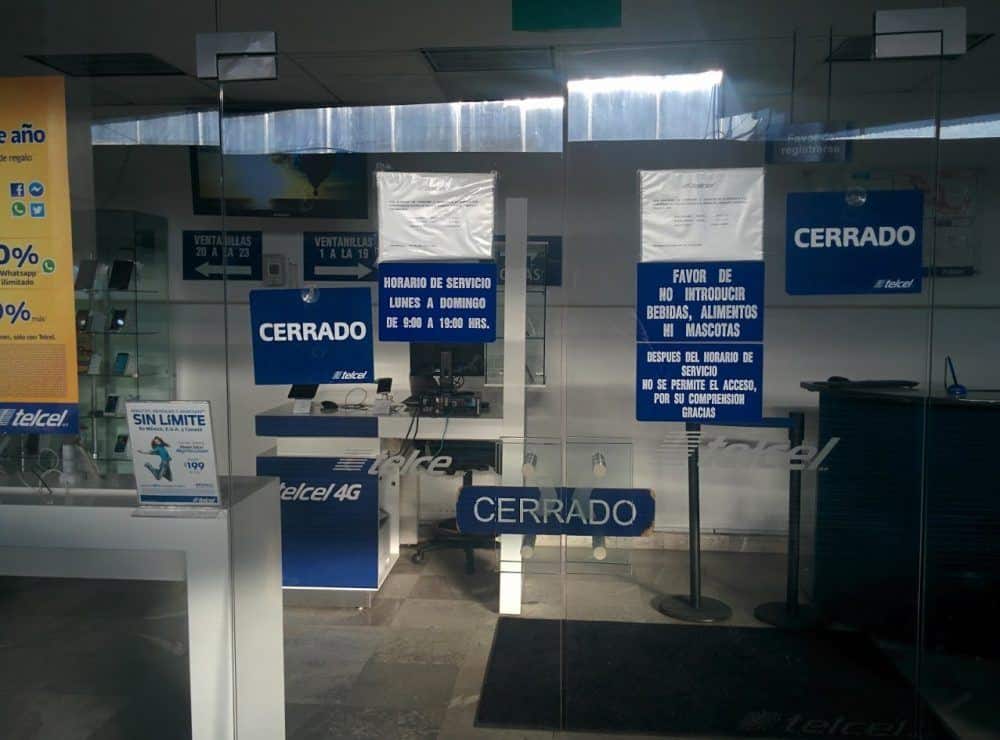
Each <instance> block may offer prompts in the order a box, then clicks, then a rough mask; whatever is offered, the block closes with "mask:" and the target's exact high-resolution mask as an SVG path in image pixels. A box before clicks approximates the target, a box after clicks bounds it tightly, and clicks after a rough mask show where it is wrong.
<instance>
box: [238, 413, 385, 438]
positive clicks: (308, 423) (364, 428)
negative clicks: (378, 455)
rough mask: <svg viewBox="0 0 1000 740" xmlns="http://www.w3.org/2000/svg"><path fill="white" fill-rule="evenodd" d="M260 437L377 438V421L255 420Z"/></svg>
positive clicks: (326, 416)
mask: <svg viewBox="0 0 1000 740" xmlns="http://www.w3.org/2000/svg"><path fill="white" fill-rule="evenodd" d="M255 431H256V432H257V436H258V437H372V438H374V437H378V417H376V416H349V415H346V414H345V415H342V416H341V415H339V414H336V413H333V414H323V415H322V416H321V415H318V414H310V415H308V416H307V415H306V414H302V415H301V416H295V415H293V414H287V415H281V416H278V415H274V416H271V415H268V414H261V415H258V416H257V417H255Z"/></svg>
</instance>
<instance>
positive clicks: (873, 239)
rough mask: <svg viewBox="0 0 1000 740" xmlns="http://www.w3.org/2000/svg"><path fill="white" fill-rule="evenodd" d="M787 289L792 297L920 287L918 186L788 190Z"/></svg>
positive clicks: (921, 202)
mask: <svg viewBox="0 0 1000 740" xmlns="http://www.w3.org/2000/svg"><path fill="white" fill-rule="evenodd" d="M787 207H788V211H787V224H786V226H787V231H786V235H785V288H786V290H787V291H788V293H789V294H792V295H823V294H829V295H832V294H854V293H887V292H892V293H919V292H920V288H921V276H922V274H923V268H922V257H923V208H924V195H923V193H922V192H921V191H919V190H873V191H869V192H867V193H857V194H850V195H849V194H848V193H845V192H831V193H789V194H788V200H787Z"/></svg>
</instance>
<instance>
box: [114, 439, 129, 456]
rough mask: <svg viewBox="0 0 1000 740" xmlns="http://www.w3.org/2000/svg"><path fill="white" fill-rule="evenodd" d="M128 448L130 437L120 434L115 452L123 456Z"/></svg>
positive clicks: (116, 441)
mask: <svg viewBox="0 0 1000 740" xmlns="http://www.w3.org/2000/svg"><path fill="white" fill-rule="evenodd" d="M126 447H128V435H127V434H119V435H118V437H117V438H116V439H115V452H117V453H118V454H121V453H122V452H125V448H126Z"/></svg>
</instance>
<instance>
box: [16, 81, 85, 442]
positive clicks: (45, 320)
mask: <svg viewBox="0 0 1000 740" xmlns="http://www.w3.org/2000/svg"><path fill="white" fill-rule="evenodd" d="M66 157H67V154H66V93H65V89H64V86H63V79H62V78H61V77H15V78H5V79H0V188H2V198H3V206H2V208H3V211H2V215H0V435H2V434H74V433H76V432H77V431H78V428H79V418H78V417H79V410H78V405H77V404H78V401H79V390H78V386H77V375H76V372H77V357H76V352H77V350H76V324H75V319H74V312H75V305H74V293H73V239H72V232H71V228H70V203H69V174H68V168H67V158H66Z"/></svg>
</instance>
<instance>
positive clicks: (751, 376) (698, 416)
mask: <svg viewBox="0 0 1000 740" xmlns="http://www.w3.org/2000/svg"><path fill="white" fill-rule="evenodd" d="M763 357H764V345H763V344H761V343H746V344H702V343H686V342H648V343H645V344H637V345H636V363H635V369H636V392H635V418H636V419H638V420H639V421H691V422H700V423H705V424H711V423H715V424H740V423H749V422H757V421H760V419H761V416H762V415H763V400H762V399H763V396H762V393H763V385H764V359H763Z"/></svg>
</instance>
